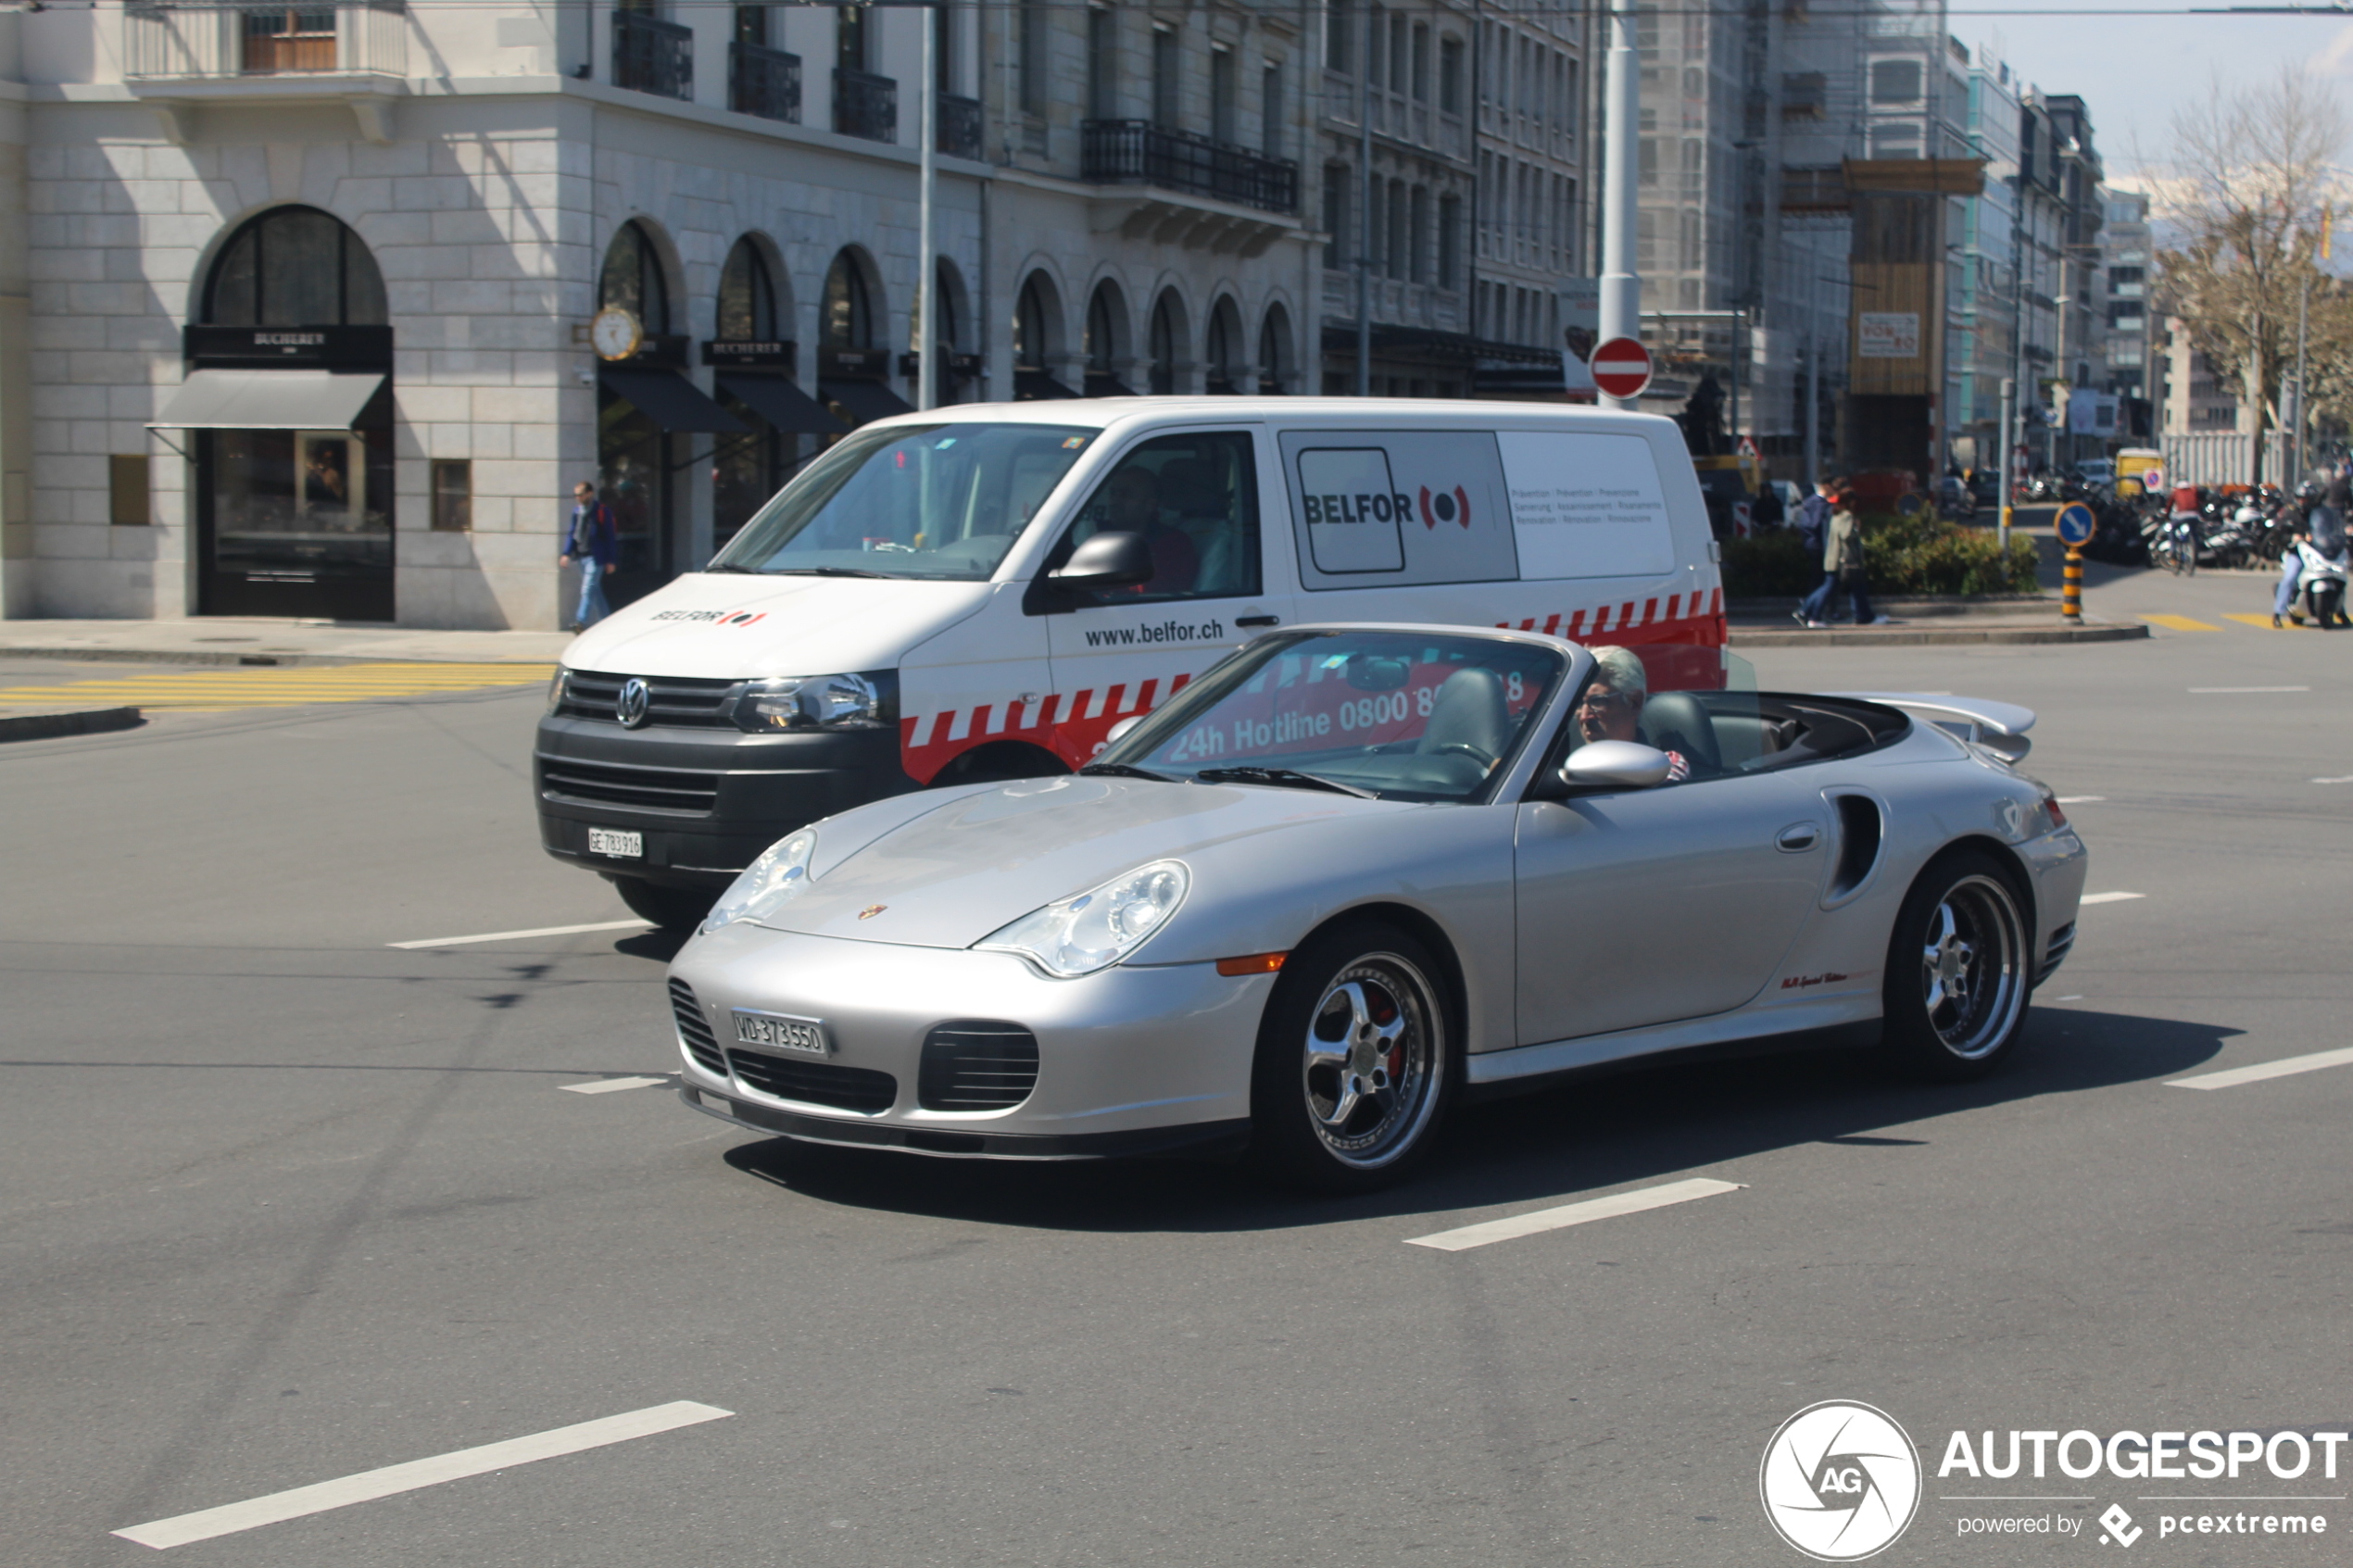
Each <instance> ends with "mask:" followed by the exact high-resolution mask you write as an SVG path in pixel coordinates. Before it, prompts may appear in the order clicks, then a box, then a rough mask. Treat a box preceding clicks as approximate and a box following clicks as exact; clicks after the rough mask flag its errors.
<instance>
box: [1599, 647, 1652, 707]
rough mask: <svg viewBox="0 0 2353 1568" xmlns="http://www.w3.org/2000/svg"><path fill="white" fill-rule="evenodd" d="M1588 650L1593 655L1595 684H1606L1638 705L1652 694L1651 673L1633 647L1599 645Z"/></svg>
mask: <svg viewBox="0 0 2353 1568" xmlns="http://www.w3.org/2000/svg"><path fill="white" fill-rule="evenodd" d="M1588 651H1589V652H1591V653H1592V656H1593V684H1595V685H1597V686H1606V687H1607V688H1608V689H1609V690H1611V691H1613V692H1616V693H1617V695H1618V696H1622V697H1625V698H1626V699H1627V700H1628V701H1629V702H1631V703H1633V704H1635V705H1636V706H1637V707H1639V706H1641V704H1642V702H1643V700H1644V699H1645V698H1647V697H1648V696H1650V689H1651V680H1650V675H1649V674H1648V672H1647V671H1644V670H1643V669H1642V660H1641V659H1637V658H1636V657H1634V653H1633V650H1632V649H1630V648H1621V647H1598V648H1592V649H1589V650H1588Z"/></svg>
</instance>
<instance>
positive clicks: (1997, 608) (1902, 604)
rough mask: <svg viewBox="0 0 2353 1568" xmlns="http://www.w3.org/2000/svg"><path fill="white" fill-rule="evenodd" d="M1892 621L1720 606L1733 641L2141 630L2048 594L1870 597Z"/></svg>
mask: <svg viewBox="0 0 2353 1568" xmlns="http://www.w3.org/2000/svg"><path fill="white" fill-rule="evenodd" d="M1796 608H1797V600H1795V599H1793V598H1789V599H1733V600H1731V601H1730V602H1729V603H1728V604H1727V605H1726V606H1725V607H1724V611H1725V619H1726V620H1727V621H1729V622H1730V628H1729V630H1730V642H1731V646H1733V647H1736V648H1743V647H1747V648H1818V647H1831V646H1840V647H1843V646H1870V647H1919V646H1956V645H1961V644H1970V643H1975V644H1985V643H2113V642H2123V641H2126V640H2128V639H2133V638H2140V637H2145V636H2147V635H2148V634H2149V629H2148V627H2147V626H2146V625H2145V623H2143V622H2141V621H2104V620H2101V619H2100V618H2099V617H2097V616H2095V615H2094V614H2092V613H2091V612H2090V611H2089V610H2086V612H2085V614H2084V617H2083V620H2082V623H2081V624H2080V625H2070V623H2069V622H2068V621H2067V620H2066V619H2065V618H2064V617H2063V616H2061V615H2060V613H2059V599H2058V596H2057V595H2056V594H2053V595H2050V596H2046V597H2042V598H2031V597H2002V598H1986V599H1944V598H1935V599H1913V598H1890V599H1878V598H1875V599H1873V600H1872V601H1871V608H1873V609H1874V610H1876V611H1877V612H1878V613H1880V614H1881V615H1890V616H1894V618H1895V619H1896V620H1897V621H1900V622H1901V623H1902V624H1900V625H1895V626H1849V625H1840V626H1832V627H1831V628H1829V629H1828V630H1825V631H1815V630H1812V629H1809V628H1807V627H1804V626H1800V625H1798V624H1797V622H1796V621H1794V620H1793V619H1792V617H1793V613H1794V611H1795V610H1796Z"/></svg>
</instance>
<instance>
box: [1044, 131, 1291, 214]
mask: <svg viewBox="0 0 2353 1568" xmlns="http://www.w3.org/2000/svg"><path fill="white" fill-rule="evenodd" d="M1079 131H1080V137H1081V140H1080V143H1079V172H1080V175H1081V176H1082V177H1083V178H1085V179H1088V180H1094V181H1106V182H1116V183H1126V182H1139V183H1142V184H1146V185H1158V186H1160V187H1161V188H1162V189H1163V190H1169V191H1184V192H1188V193H1189V194H1194V195H1201V196H1213V197H1215V198H1216V199H1217V200H1219V201H1229V202H1233V203H1235V204H1236V205H1238V206H1241V207H1257V208H1259V209H1260V210H1262V211H1265V212H1296V211H1298V210H1299V165H1297V164H1295V163H1293V162H1291V161H1290V160H1289V159H1287V158H1270V157H1261V156H1259V155H1258V154H1256V153H1253V152H1252V151H1251V150H1250V149H1249V148H1247V147H1237V146H1233V145H1231V144H1227V143H1224V142H1213V141H1211V140H1210V139H1209V138H1208V137H1206V136H1202V135H1197V134H1195V133H1194V132H1190V131H1176V130H1172V129H1171V128H1169V127H1167V126H1164V125H1155V124H1153V123H1152V122H1151V121H1150V120H1147V119H1090V120H1088V121H1086V122H1085V123H1084V124H1083V125H1081V126H1080V128H1079Z"/></svg>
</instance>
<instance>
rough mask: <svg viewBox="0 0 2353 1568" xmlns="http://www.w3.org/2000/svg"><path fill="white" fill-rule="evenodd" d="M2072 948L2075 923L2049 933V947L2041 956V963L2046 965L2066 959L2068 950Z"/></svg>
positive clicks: (2070, 922) (2071, 922)
mask: <svg viewBox="0 0 2353 1568" xmlns="http://www.w3.org/2000/svg"><path fill="white" fill-rule="evenodd" d="M2074 946H2075V922H2073V921H2069V922H2067V923H2066V924H2065V925H2062V926H2060V927H2059V928H2058V929H2057V931H2054V932H2052V933H2051V945H2050V947H2048V948H2047V949H2046V950H2045V952H2044V954H2043V962H2044V963H2045V964H2046V965H2048V964H2056V963H2057V962H2058V961H2059V960H2061V959H2063V958H2065V957H2067V955H2068V952H2069V950H2070V948H2072V947H2074Z"/></svg>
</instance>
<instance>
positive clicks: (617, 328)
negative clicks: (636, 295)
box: [588, 305, 646, 359]
mask: <svg viewBox="0 0 2353 1568" xmlns="http://www.w3.org/2000/svg"><path fill="white" fill-rule="evenodd" d="M645 341H646V332H645V329H644V328H643V327H641V326H639V325H638V324H637V318H636V316H635V314H633V313H632V312H630V311H628V310H624V309H623V308H622V307H620V306H618V305H608V306H606V307H604V308H603V309H602V310H599V311H598V312H597V316H596V319H595V320H592V321H590V322H589V323H588V343H589V346H591V347H592V348H594V349H596V351H597V358H599V359H626V358H630V357H631V356H633V355H635V353H636V352H637V349H638V345H641V344H643V343H644V342H645Z"/></svg>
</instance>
